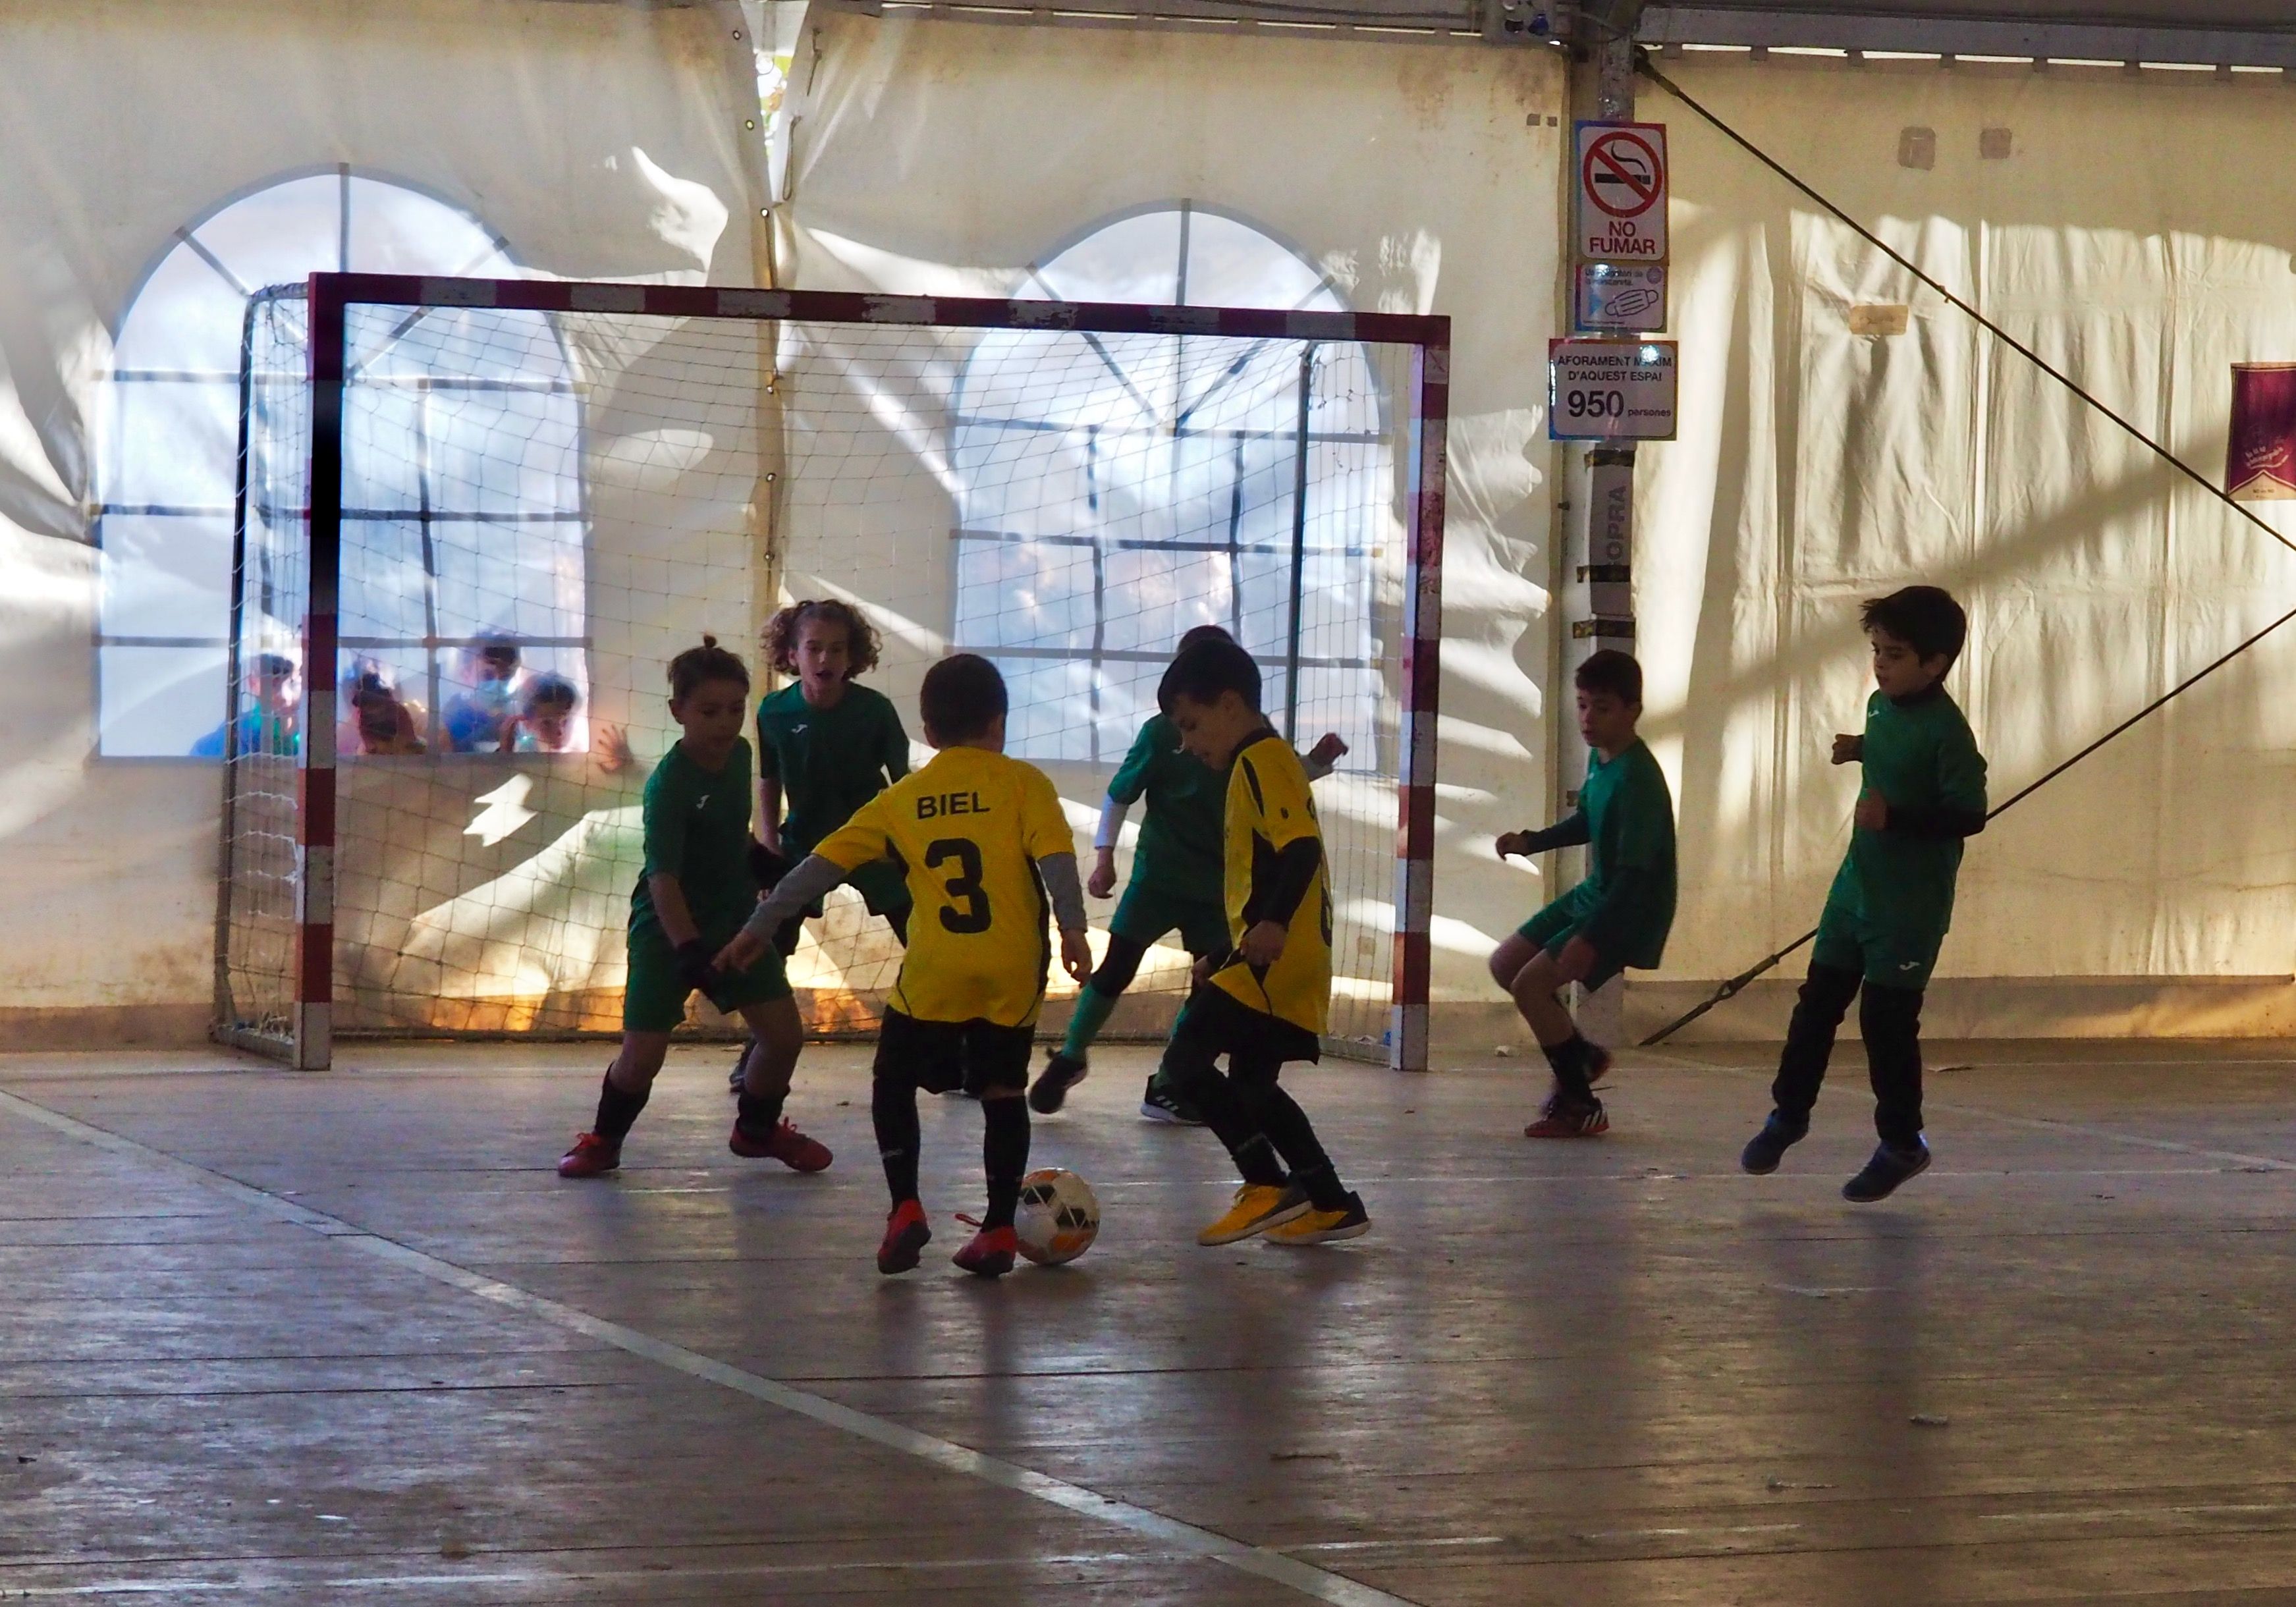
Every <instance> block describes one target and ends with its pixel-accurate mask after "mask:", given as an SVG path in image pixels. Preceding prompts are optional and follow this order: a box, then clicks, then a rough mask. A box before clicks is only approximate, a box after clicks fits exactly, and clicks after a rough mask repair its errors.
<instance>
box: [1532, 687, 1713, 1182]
mask: <svg viewBox="0 0 2296 1607" xmlns="http://www.w3.org/2000/svg"><path fill="white" fill-rule="evenodd" d="M1572 680H1573V682H1574V683H1575V684H1576V685H1577V687H1578V691H1579V736H1580V737H1581V738H1583V739H1584V740H1585V742H1586V743H1587V747H1588V748H1589V749H1591V750H1592V751H1591V752H1590V753H1588V754H1587V783H1586V785H1585V786H1583V787H1581V788H1580V789H1579V808H1578V810H1577V812H1576V813H1574V814H1573V815H1572V816H1570V819H1568V820H1565V821H1563V822H1562V823H1561V824H1556V825H1552V826H1549V827H1548V828H1547V829H1546V830H1545V831H1544V832H1507V833H1506V834H1505V836H1503V837H1501V838H1500V839H1499V840H1498V842H1497V849H1498V851H1499V853H1500V855H1501V856H1502V857H1504V856H1505V855H1508V854H1521V855H1523V856H1525V857H1529V856H1530V855H1532V854H1544V853H1546V852H1547V851H1548V850H1549V849H1561V848H1573V847H1576V846H1578V845H1579V844H1580V843H1585V844H1587V845H1589V849H1590V851H1589V853H1588V856H1587V879H1586V880H1585V881H1581V882H1580V883H1579V885H1578V886H1576V887H1574V888H1572V889H1571V890H1570V891H1569V892H1567V893H1565V894H1563V895H1562V897H1561V898H1557V899H1555V900H1554V902H1553V903H1551V904H1549V905H1548V906H1546V908H1545V909H1542V910H1540V911H1539V912H1538V914H1535V915H1533V916H1532V917H1531V918H1530V919H1529V920H1528V921H1526V922H1523V925H1522V930H1521V931H1518V932H1516V933H1514V934H1513V936H1511V937H1509V938H1508V939H1505V941H1504V942H1502V943H1501V944H1500V945H1499V946H1498V947H1497V950H1495V951H1494V952H1493V953H1492V955H1491V977H1492V980H1495V981H1496V982H1497V983H1498V985H1499V986H1500V987H1502V988H1505V989H1506V990H1507V992H1508V994H1509V995H1511V996H1513V999H1514V1006H1515V1008H1516V1009H1517V1010H1519V1011H1521V1013H1522V1019H1523V1020H1524V1021H1526V1022H1527V1023H1529V1027H1530V1030H1531V1033H1532V1035H1533V1036H1534V1037H1537V1038H1538V1046H1539V1048H1540V1049H1541V1050H1542V1051H1543V1052H1544V1053H1545V1054H1546V1061H1547V1064H1549V1065H1550V1066H1552V1067H1554V1094H1553V1095H1552V1096H1550V1097H1549V1098H1548V1100H1547V1102H1546V1106H1545V1108H1544V1109H1543V1110H1541V1111H1540V1112H1539V1117H1538V1120H1537V1121H1534V1122H1532V1123H1531V1124H1530V1125H1529V1127H1525V1128H1523V1130H1522V1131H1523V1136H1525V1137H1526V1138H1595V1137H1599V1136H1602V1135H1603V1134H1604V1133H1607V1132H1609V1131H1610V1129H1611V1119H1610V1117H1609V1116H1608V1115H1607V1114H1605V1113H1604V1111H1603V1102H1602V1101H1601V1100H1599V1099H1597V1098H1595V1084H1596V1083H1598V1082H1600V1081H1601V1080H1602V1079H1603V1073H1604V1072H1606V1071H1608V1070H1610V1069H1611V1056H1610V1052H1609V1051H1608V1050H1605V1049H1603V1048H1600V1047H1598V1046H1597V1045H1594V1044H1591V1043H1588V1042H1587V1039H1586V1038H1584V1037H1581V1036H1579V1029H1578V1027H1577V1025H1576V1024H1575V1023H1574V1022H1572V1021H1571V1020H1570V1012H1568V1011H1567V1010H1565V1009H1563V1007H1562V1000H1561V999H1560V998H1558V997H1557V996H1556V995H1557V992H1558V991H1559V990H1560V989H1561V988H1562V986H1563V985H1564V984H1565V983H1569V982H1581V983H1584V984H1585V985H1586V986H1587V988H1600V987H1601V986H1602V985H1603V983H1605V982H1607V981H1609V980H1611V978H1612V977H1615V976H1617V975H1618V974H1619V973H1620V972H1621V971H1624V970H1625V969H1626V968H1627V967H1628V966H1629V965H1632V966H1636V967H1637V968H1639V969H1642V970H1649V969H1650V968H1652V967H1653V966H1655V965H1657V964H1658V963H1659V961H1660V959H1661V957H1662V956H1663V955H1664V954H1665V952H1666V936H1667V933H1668V931H1669V930H1671V929H1672V927H1673V925H1674V896H1675V867H1674V794H1673V793H1672V792H1671V791H1669V790H1668V787H1667V784H1666V773H1665V772H1664V771H1663V770H1661V769H1660V768H1659V765H1658V760H1657V759H1656V758H1652V755H1651V750H1650V749H1649V748H1648V747H1647V746H1646V745H1644V742H1643V740H1642V738H1641V737H1639V736H1637V735H1636V734H1635V726H1636V723H1637V722H1638V721H1639V720H1641V718H1642V714H1643V668H1642V666H1641V665H1639V664H1637V663H1636V662H1635V661H1634V660H1633V659H1631V658H1630V657H1628V655H1627V654H1625V653H1622V652H1619V651H1617V650H1616V649H1615V648H1608V647H1606V648H1604V649H1603V650H1602V651H1601V652H1597V653H1594V654H1592V655H1590V656H1589V657H1588V658H1587V661H1586V662H1585V663H1584V664H1581V665H1580V666H1579V670H1578V673H1577V674H1576V675H1575V676H1572Z"/></svg>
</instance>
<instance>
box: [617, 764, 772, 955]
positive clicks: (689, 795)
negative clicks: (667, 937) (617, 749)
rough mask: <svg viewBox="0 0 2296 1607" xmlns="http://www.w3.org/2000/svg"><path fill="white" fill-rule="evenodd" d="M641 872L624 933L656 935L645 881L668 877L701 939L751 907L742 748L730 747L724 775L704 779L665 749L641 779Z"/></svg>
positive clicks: (754, 893)
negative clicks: (644, 930)
mask: <svg viewBox="0 0 2296 1607" xmlns="http://www.w3.org/2000/svg"><path fill="white" fill-rule="evenodd" d="M644 819H645V868H644V870H643V871H641V872H640V873H638V885H637V890H636V891H635V892H634V893H632V894H631V895H630V926H631V929H632V930H633V931H635V930H636V928H637V927H638V926H639V925H640V924H641V923H651V924H652V925H654V926H656V927H659V926H660V917H659V916H658V915H657V914H655V913H654V907H653V893H652V890H651V889H650V888H648V887H647V885H646V882H647V880H648V878H650V877H654V876H675V877H676V878H677V885H678V890H680V891H681V892H683V893H684V894H685V906H686V908H687V909H688V910H690V911H692V912H693V920H694V924H695V925H697V926H699V927H700V928H701V930H702V931H703V932H705V933H710V932H714V931H720V930H723V929H725V928H726V925H727V924H728V922H730V923H731V924H733V925H734V926H739V925H740V924H741V923H742V922H743V921H744V920H747V919H748V918H749V914H750V910H751V909H753V908H755V907H756V906H757V902H758V883H757V880H756V878H755V877H753V876H751V875H750V744H749V743H747V742H743V741H742V739H741V738H740V737H735V738H734V750H733V752H732V753H731V754H729V755H728V756H727V757H726V766H725V768H723V769H721V770H718V771H716V772H714V773H713V772H711V771H708V770H704V769H703V768H702V767H701V766H699V765H697V764H695V763H694V762H693V759H692V758H688V757H687V756H686V752H685V743H684V742H673V743H671V744H670V749H669V751H668V753H665V754H663V755H662V757H661V763H660V764H659V765H657V766H655V767H654V772H653V774H652V775H650V776H648V777H647V778H646V785H645V809H644Z"/></svg>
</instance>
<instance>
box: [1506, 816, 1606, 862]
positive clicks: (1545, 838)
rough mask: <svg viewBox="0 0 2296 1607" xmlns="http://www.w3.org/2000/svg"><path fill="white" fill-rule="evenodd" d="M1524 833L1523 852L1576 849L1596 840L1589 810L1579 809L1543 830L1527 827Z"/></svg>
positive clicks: (1533, 852) (1536, 852)
mask: <svg viewBox="0 0 2296 1607" xmlns="http://www.w3.org/2000/svg"><path fill="white" fill-rule="evenodd" d="M1522 835H1523V837H1524V839H1525V840H1524V842H1523V845H1522V851H1523V853H1525V854H1526V855H1529V854H1548V853H1552V852H1554V850H1555V849H1575V848H1578V847H1579V846H1580V845H1581V844H1584V843H1588V842H1592V841H1594V840H1595V828H1594V825H1593V824H1592V823H1591V822H1589V821H1588V820H1587V811H1586V810H1584V809H1579V810H1578V811H1576V812H1574V813H1573V814H1572V815H1571V816H1570V817H1569V818H1568V819H1566V820H1558V821H1556V822H1555V823H1554V824H1553V825H1551V826H1549V827H1547V828H1546V830H1545V831H1543V832H1533V831H1529V830H1527V829H1526V830H1525V831H1524V832H1523V833H1522Z"/></svg>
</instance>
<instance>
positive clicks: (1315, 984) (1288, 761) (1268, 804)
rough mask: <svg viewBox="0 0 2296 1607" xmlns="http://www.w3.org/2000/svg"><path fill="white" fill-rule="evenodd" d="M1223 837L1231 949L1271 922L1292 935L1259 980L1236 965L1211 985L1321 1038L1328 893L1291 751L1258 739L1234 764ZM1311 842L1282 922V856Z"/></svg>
mask: <svg viewBox="0 0 2296 1607" xmlns="http://www.w3.org/2000/svg"><path fill="white" fill-rule="evenodd" d="M1225 835H1226V857H1227V871H1226V877H1225V888H1224V891H1225V893H1226V901H1227V926H1228V939H1229V941H1230V942H1232V943H1241V942H1242V940H1243V934H1244V933H1245V932H1247V931H1250V930H1251V928H1252V927H1253V926H1254V925H1256V924H1257V923H1258V922H1260V921H1262V920H1264V919H1267V918H1269V917H1270V916H1273V917H1274V918H1275V919H1277V920H1283V921H1285V922H1286V924H1287V926H1288V929H1289V931H1290V935H1289V936H1288V937H1287V938H1286V939H1284V943H1283V954H1282V955H1278V956H1277V958H1276V961H1275V964H1273V965H1271V966H1269V967H1268V968H1267V970H1266V971H1265V972H1260V971H1257V970H1255V969H1254V968H1252V967H1251V966H1250V965H1247V964H1245V963H1243V962H1242V959H1238V960H1236V961H1235V962H1234V963H1232V964H1230V965H1227V966H1226V967H1224V968H1223V969H1222V970H1220V971H1219V972H1217V973H1216V974H1215V975H1214V976H1213V978H1212V985H1213V986H1214V987H1216V988H1220V989H1221V990H1223V991H1224V992H1226V993H1228V994H1231V995H1233V996H1234V997H1235V998H1236V999H1237V1000H1238V1001H1240V1002H1241V1003H1242V1004H1248V1005H1250V1006H1251V1008H1252V1009H1254V1010H1258V1011H1262V1012H1265V1013H1267V1014H1269V1015H1272V1016H1274V1017H1275V1018H1276V1019H1277V1020H1279V1021H1288V1022H1290V1023H1291V1024H1292V1026H1294V1027H1298V1028H1300V1029H1302V1030H1303V1031H1307V1032H1311V1033H1314V1034H1316V1036H1318V1037H1321V1036H1322V1034H1323V1031H1324V1027H1325V1026H1326V1025H1327V1024H1328V1022H1329V1021H1330V1019H1331V1013H1332V891H1331V881H1330V876H1329V869H1328V867H1327V866H1326V865H1324V857H1323V847H1324V833H1323V828H1322V827H1321V826H1320V825H1318V824H1316V800H1315V799H1314V798H1313V797H1312V796H1311V795H1310V794H1309V792H1308V772H1307V770H1306V768H1305V767H1302V766H1301V764H1300V756H1299V755H1298V754H1297V753H1294V752H1293V751H1292V745H1291V744H1290V743H1289V742H1285V741H1284V740H1283V738H1282V737H1280V736H1278V735H1276V734H1275V732H1273V731H1264V732H1262V733H1261V734H1259V736H1257V737H1255V738H1253V739H1252V740H1251V742H1246V743H1245V744H1244V745H1243V748H1242V750H1240V751H1239V752H1238V753H1237V754H1236V758H1235V766H1234V769H1233V770H1232V771H1230V773H1229V775H1228V783H1227V828H1226V834H1225ZM1309 842H1312V843H1313V844H1315V848H1316V869H1315V875H1314V878H1313V880H1312V881H1309V882H1308V886H1307V890H1306V892H1305V893H1304V894H1302V895H1301V896H1300V900H1299V903H1298V905H1297V906H1296V907H1295V908H1293V909H1292V910H1291V911H1289V912H1285V911H1283V910H1280V909H1276V908H1273V907H1270V905H1271V900H1273V899H1274V898H1275V897H1276V887H1277V881H1278V870H1279V866H1278V861H1279V859H1281V858H1282V857H1283V851H1284V850H1285V849H1291V848H1292V847H1293V845H1294V844H1301V843H1309ZM1295 885H1296V884H1295Z"/></svg>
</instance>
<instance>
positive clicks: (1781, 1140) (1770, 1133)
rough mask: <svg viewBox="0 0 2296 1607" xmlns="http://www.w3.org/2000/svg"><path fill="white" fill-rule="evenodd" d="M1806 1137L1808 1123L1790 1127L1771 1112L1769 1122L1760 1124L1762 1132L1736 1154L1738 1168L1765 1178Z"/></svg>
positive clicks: (1748, 1141)
mask: <svg viewBox="0 0 2296 1607" xmlns="http://www.w3.org/2000/svg"><path fill="white" fill-rule="evenodd" d="M1808 1136H1809V1124H1808V1122H1803V1123H1801V1124H1800V1126H1799V1127H1795V1126H1790V1125H1788V1124H1787V1122H1786V1121H1785V1120H1784V1118H1782V1117H1780V1116H1779V1114H1778V1113H1777V1112H1776V1111H1771V1112H1770V1119H1769V1120H1767V1121H1766V1122H1764V1123H1763V1124H1762V1130H1761V1131H1760V1132H1759V1133H1757V1134H1755V1135H1754V1136H1752V1137H1751V1138H1750V1139H1748V1140H1747V1141H1746V1147H1745V1148H1744V1149H1743V1150H1741V1151H1739V1152H1738V1166H1739V1168H1740V1169H1741V1170H1743V1171H1749V1172H1751V1173H1753V1174H1754V1176H1755V1177H1768V1176H1769V1175H1770V1174H1771V1173H1772V1172H1775V1171H1776V1170H1777V1169H1778V1162H1779V1161H1781V1160H1784V1159H1785V1153H1786V1152H1787V1151H1788V1150H1790V1149H1792V1147H1793V1146H1794V1145H1796V1144H1800V1142H1801V1141H1802V1140H1803V1139H1804V1138H1806V1137H1808Z"/></svg>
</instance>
